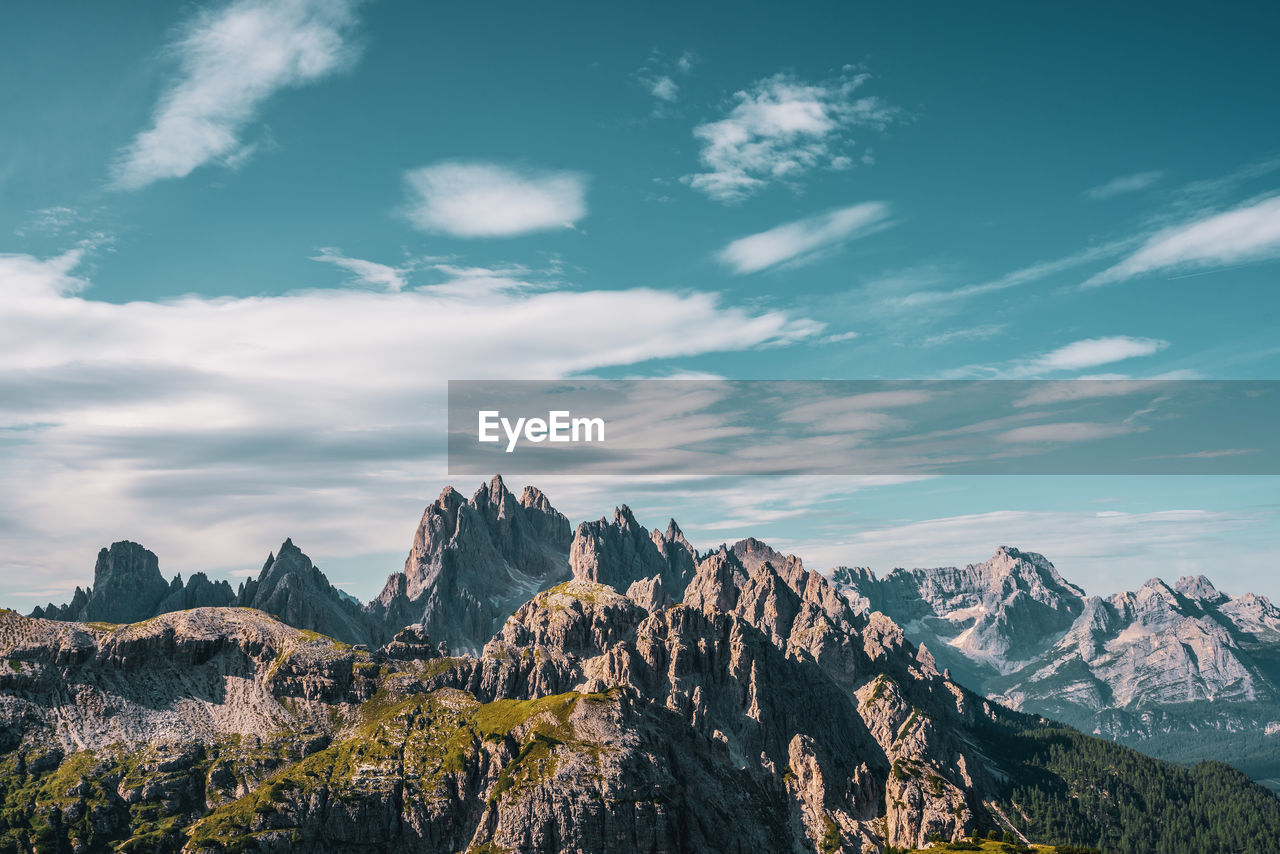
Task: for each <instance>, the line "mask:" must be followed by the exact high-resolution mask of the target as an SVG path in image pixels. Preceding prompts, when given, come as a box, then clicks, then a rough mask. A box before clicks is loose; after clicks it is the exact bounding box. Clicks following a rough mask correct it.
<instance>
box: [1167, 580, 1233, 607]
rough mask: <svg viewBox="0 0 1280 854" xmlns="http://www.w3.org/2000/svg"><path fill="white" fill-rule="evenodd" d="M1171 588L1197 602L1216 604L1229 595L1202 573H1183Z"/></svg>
mask: <svg viewBox="0 0 1280 854" xmlns="http://www.w3.org/2000/svg"><path fill="white" fill-rule="evenodd" d="M1173 589H1174V590H1176V591H1177V592H1179V593H1181V594H1182V595H1183V596H1186V597H1187V598H1188V599H1193V600H1195V601H1197V602H1203V603H1205V604H1208V605H1217V604H1219V603H1221V602H1225V601H1227V600H1228V599H1229V598H1231V597H1229V596H1227V594H1225V593H1223V592H1222V591H1221V590H1219V589H1218V588H1216V587H1214V586H1213V582H1212V581H1210V580H1209V579H1208V578H1206V577H1204V576H1203V575H1184V576H1183V577H1182V578H1179V579H1178V581H1177V583H1176V584H1174V586H1173Z"/></svg>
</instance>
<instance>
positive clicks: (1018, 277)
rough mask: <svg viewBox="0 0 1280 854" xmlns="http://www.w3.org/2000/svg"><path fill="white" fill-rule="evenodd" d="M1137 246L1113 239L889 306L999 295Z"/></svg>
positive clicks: (906, 297)
mask: <svg viewBox="0 0 1280 854" xmlns="http://www.w3.org/2000/svg"><path fill="white" fill-rule="evenodd" d="M1135 243H1136V241H1135V240H1134V239H1133V238H1123V239H1120V240H1111V241H1107V242H1105V243H1099V244H1096V245H1094V246H1089V247H1086V248H1084V249H1082V250H1080V251H1079V252H1073V253H1072V254H1070V255H1064V256H1063V257H1061V258H1052V259H1049V260H1047V261H1037V262H1036V263H1034V264H1029V265H1027V266H1026V267H1019V268H1018V269H1016V270H1012V271H1010V272H1008V273H1005V274H1004V275H1003V276H1000V277H998V278H995V279H990V280H988V281H985V282H978V283H975V284H971V285H964V286H962V287H959V288H952V289H951V290H942V289H938V288H931V289H927V290H918V291H913V292H912V293H908V294H905V295H902V296H896V297H891V298H890V299H889V300H888V303H889V305H890V306H891V307H893V308H897V309H900V310H901V309H906V310H915V309H919V308H923V307H927V306H938V305H942V304H945V303H952V302H957V301H960V300H965V299H969V298H970V297H976V296H982V295H983V294H990V293H997V292H999V291H1005V290H1008V289H1010V288H1016V287H1021V286H1022V285H1027V284H1031V283H1033V282H1039V281H1042V280H1044V279H1048V278H1051V277H1052V276H1056V275H1058V274H1060V273H1064V272H1066V271H1067V270H1071V269H1074V268H1076V267H1080V266H1082V265H1084V264H1089V263H1092V262H1094V261H1100V260H1102V259H1104V258H1110V257H1113V256H1116V255H1118V254H1120V253H1121V252H1123V251H1124V250H1125V249H1127V248H1130V247H1132V246H1133V245H1134V244H1135Z"/></svg>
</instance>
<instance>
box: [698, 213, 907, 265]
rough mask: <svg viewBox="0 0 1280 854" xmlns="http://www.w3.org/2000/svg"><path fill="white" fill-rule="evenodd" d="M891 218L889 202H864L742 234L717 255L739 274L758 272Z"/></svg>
mask: <svg viewBox="0 0 1280 854" xmlns="http://www.w3.org/2000/svg"><path fill="white" fill-rule="evenodd" d="M888 221H889V206H888V205H886V204H885V203H884V202H863V203H862V204H857V205H850V206H849V207H846V208H837V209H836V210H833V211H827V212H826V213H823V214H819V215H817V216H811V217H808V218H807V219H801V220H797V221H796V222H789V223H786V224H784V225H779V226H776V227H774V228H771V229H769V230H768V231H762V232H760V233H759V234H752V235H749V236H747V237H740V238H738V239H737V240H734V241H733V242H732V243H730V244H729V245H727V246H725V247H724V248H723V249H721V250H720V251H719V252H718V253H717V254H716V257H717V258H718V259H719V260H720V263H722V264H724V265H725V266H727V267H729V268H731V269H732V270H733V272H735V273H737V274H739V275H742V274H743V273H755V272H758V271H760V270H764V269H767V268H769V267H774V266H777V265H778V264H783V263H786V262H790V261H798V260H804V259H806V258H809V257H811V256H812V255H814V253H817V252H820V251H822V250H824V249H829V248H832V247H836V246H838V245H840V244H841V243H844V242H845V241H847V240H852V239H854V238H855V237H862V236H865V235H867V234H870V233H871V232H873V231H877V230H879V229H881V228H884V227H885V226H886V225H888Z"/></svg>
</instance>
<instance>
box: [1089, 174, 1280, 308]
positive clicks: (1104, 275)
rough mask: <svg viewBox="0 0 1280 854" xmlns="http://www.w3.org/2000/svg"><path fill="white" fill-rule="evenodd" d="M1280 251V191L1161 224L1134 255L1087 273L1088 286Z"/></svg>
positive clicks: (1260, 257)
mask: <svg viewBox="0 0 1280 854" xmlns="http://www.w3.org/2000/svg"><path fill="white" fill-rule="evenodd" d="M1277 256H1280V196H1271V197H1269V198H1265V199H1262V200H1259V201H1253V202H1250V203H1247V204H1244V205H1241V206H1239V207H1237V208H1233V209H1232V210H1229V211H1223V212H1221V213H1216V214H1210V215H1207V216H1202V217H1200V218H1199V219H1196V220H1192V221H1191V222H1188V223H1183V224H1181V225H1175V226H1172V227H1170V228H1165V229H1161V230H1160V231H1158V232H1156V233H1155V234H1153V235H1151V237H1149V238H1148V239H1147V240H1146V242H1145V243H1143V244H1142V246H1140V247H1139V248H1138V249H1137V251H1135V252H1134V253H1133V254H1132V255H1130V256H1129V257H1127V258H1125V259H1124V260H1122V261H1121V262H1120V263H1118V264H1116V265H1114V266H1112V267H1109V268H1107V269H1106V270H1103V271H1102V272H1101V273H1098V274H1097V275H1096V276H1093V277H1092V278H1090V279H1088V280H1087V281H1086V282H1085V283H1084V286H1085V287H1095V286H1098V285H1106V284H1111V283H1113V282H1121V281H1124V280H1126V279H1132V278H1135V277H1137V276H1141V275H1145V274H1147V273H1154V272H1157V271H1160V270H1177V269H1188V268H1191V269H1200V268H1210V267H1220V266H1224V265H1228V264H1242V263H1247V262H1252V261H1260V260H1264V259H1268V258H1274V257H1277Z"/></svg>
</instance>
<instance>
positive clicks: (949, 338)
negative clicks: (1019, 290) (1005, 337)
mask: <svg viewBox="0 0 1280 854" xmlns="http://www.w3.org/2000/svg"><path fill="white" fill-rule="evenodd" d="M1005 328H1006V324H1003V323H982V324H979V325H978V326H971V327H969V328H968V329H953V330H951V331H950V332H943V333H941V334H938V335H930V336H929V337H928V338H926V339H924V341H923V342H922V343H923V344H924V346H926V347H939V346H942V345H944V344H954V343H955V342H957V341H990V340H991V339H992V338H995V337H996V336H997V335H999V334H1000V333H1001V332H1003V331H1004V330H1005Z"/></svg>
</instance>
